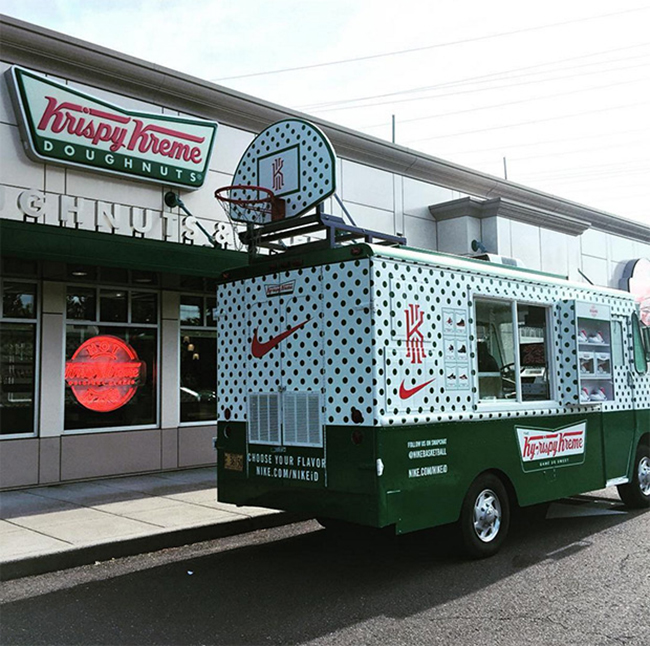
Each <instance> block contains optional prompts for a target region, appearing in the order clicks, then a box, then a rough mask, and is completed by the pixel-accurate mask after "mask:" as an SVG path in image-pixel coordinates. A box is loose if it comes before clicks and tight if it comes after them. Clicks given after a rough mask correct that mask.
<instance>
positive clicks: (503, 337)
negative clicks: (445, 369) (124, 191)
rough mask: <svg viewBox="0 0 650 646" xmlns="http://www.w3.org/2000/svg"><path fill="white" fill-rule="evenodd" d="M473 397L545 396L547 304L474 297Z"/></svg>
mask: <svg viewBox="0 0 650 646" xmlns="http://www.w3.org/2000/svg"><path fill="white" fill-rule="evenodd" d="M476 332H477V339H476V343H477V347H476V355H477V366H478V391H479V399H481V400H485V401H489V400H512V401H536V400H540V401H544V400H548V399H550V392H551V389H550V371H549V359H548V357H549V341H548V308H547V307H541V306H539V305H529V304H526V303H513V302H510V301H490V300H480V299H477V301H476Z"/></svg>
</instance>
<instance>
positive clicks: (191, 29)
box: [0, 0, 650, 225]
mask: <svg viewBox="0 0 650 646" xmlns="http://www.w3.org/2000/svg"><path fill="white" fill-rule="evenodd" d="M0 10H1V11H2V13H4V14H6V15H10V16H14V17H16V18H20V19H22V20H26V21H28V22H32V23H35V24H38V25H42V26H43V27H47V28H49V29H53V30H55V31H59V32H62V33H65V34H69V35H72V36H75V37H77V38H81V39H83V40H86V41H90V42H92V43H97V44H99V45H103V46H105V47H109V48H111V49H114V50H117V51H119V52H123V53H125V54H129V55H131V56H135V57H138V58H141V59H143V60H146V61H149V62H153V63H157V64H159V65H163V66H165V67H169V68H172V69H175V70H178V71H181V72H184V73H187V74H191V75H193V76H196V77H199V78H202V79H207V80H210V81H214V82H215V83H217V84H220V85H223V86H226V87H229V88H233V89H235V90H238V91H241V92H245V93H247V94H250V95H252V96H255V97H260V98H263V99H266V100H268V101H272V102H274V103H278V104H280V105H283V106H287V107H290V108H294V109H297V110H300V111H301V112H304V113H306V114H307V115H312V116H314V117H317V118H319V119H324V120H326V121H329V122H333V123H337V124H341V125H343V126H346V127H349V128H353V129H354V130H358V131H360V132H363V133H367V134H369V135H372V136H374V137H378V138H381V139H385V140H388V141H391V140H392V139H393V136H394V140H395V143H397V144H398V145H401V146H405V147H408V148H412V149H414V150H418V151H421V152H424V153H426V154H429V155H433V156H435V157H438V158H441V159H445V160H449V161H452V162H455V163H457V164H461V165H463V166H467V167H469V168H473V169H476V170H479V171H482V172H485V173H489V174H491V175H495V176H497V177H504V176H506V175H507V178H508V179H509V180H511V181H513V182H516V183H518V184H522V185H524V186H529V187H532V188H536V189H539V190H542V191H545V192H547V193H551V194H555V195H558V196H561V197H563V198H566V199H569V200H572V201H575V202H579V203H581V204H585V205H588V206H590V207H594V208H597V209H600V210H602V211H606V212H609V213H613V214H614V215H618V216H621V217H624V218H628V219H631V220H636V221H639V222H643V223H645V224H648V225H650V123H649V119H648V115H650V0H618V2H616V3H612V2H611V0H562V1H558V0H546V1H545V2H543V3H530V2H522V1H521V0H492V1H491V2H484V1H478V0H454V1H453V2H441V1H440V0H422V1H416V0H398V1H396V2H392V3H390V2H380V1H379V0H373V1H370V0H273V1H270V0H191V1H190V0H2V1H1V2H0ZM393 123H394V129H393Z"/></svg>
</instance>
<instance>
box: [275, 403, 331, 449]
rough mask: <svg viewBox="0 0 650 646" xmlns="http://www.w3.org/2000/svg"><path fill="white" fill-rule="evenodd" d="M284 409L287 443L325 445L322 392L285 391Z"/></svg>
mask: <svg viewBox="0 0 650 646" xmlns="http://www.w3.org/2000/svg"><path fill="white" fill-rule="evenodd" d="M282 409H283V410H282V412H283V425H284V443H285V444H286V445H289V446H290V445H294V446H319V447H320V446H323V426H322V420H321V405H320V393H317V392H287V393H284V399H283V407H282Z"/></svg>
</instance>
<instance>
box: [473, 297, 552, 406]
mask: <svg viewBox="0 0 650 646" xmlns="http://www.w3.org/2000/svg"><path fill="white" fill-rule="evenodd" d="M477 301H480V302H483V303H485V302H487V303H499V304H510V314H511V317H512V325H513V352H514V369H515V393H516V399H506V398H502V399H481V398H480V392H479V384H478V375H479V370H478V350H477V345H478V329H477V328H478V318H477V314H476V305H477ZM519 305H531V306H534V307H539V308H542V309H543V310H544V313H545V317H544V318H545V324H546V332H547V334H546V339H545V346H546V347H545V351H546V369H547V380H548V392H549V398H548V399H539V400H536V399H529V400H524V399H523V392H522V383H521V357H520V347H521V344H520V334H519V317H518V312H517V310H518V306H519ZM553 307H554V303H553V302H551V301H532V300H529V299H525V298H522V299H517V298H508V297H502V296H493V295H490V294H481V293H473V294H472V308H471V312H472V335H473V339H472V344H473V347H472V351H473V354H474V358H473V361H472V369H473V372H474V374H475V375H476V385H475V386H476V387H475V392H474V398H475V399H474V401H475V407H476V410H477V411H478V412H490V411H497V410H503V411H517V410H524V409H530V408H531V407H533V408H544V409H551V410H552V409H559V408H560V402H559V399H558V397H557V395H558V393H557V382H556V358H555V352H553V351H552V348H554V347H555V336H554V330H555V328H554V326H553Z"/></svg>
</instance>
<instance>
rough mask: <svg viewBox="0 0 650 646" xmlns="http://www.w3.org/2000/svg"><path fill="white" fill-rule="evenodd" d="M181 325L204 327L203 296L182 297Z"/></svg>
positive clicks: (184, 295)
mask: <svg viewBox="0 0 650 646" xmlns="http://www.w3.org/2000/svg"><path fill="white" fill-rule="evenodd" d="M181 325H203V296H188V295H186V294H183V295H182V296H181Z"/></svg>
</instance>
